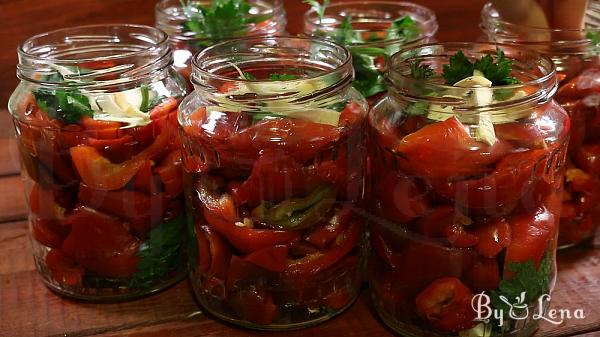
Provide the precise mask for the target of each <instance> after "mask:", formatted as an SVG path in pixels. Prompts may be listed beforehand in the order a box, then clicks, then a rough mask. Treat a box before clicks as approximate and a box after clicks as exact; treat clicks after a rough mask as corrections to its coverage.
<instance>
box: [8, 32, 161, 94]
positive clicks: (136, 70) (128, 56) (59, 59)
mask: <svg viewBox="0 0 600 337" xmlns="http://www.w3.org/2000/svg"><path fill="white" fill-rule="evenodd" d="M17 51H18V56H19V64H18V66H17V76H18V77H19V79H21V80H23V81H27V82H32V83H36V84H43V85H48V86H64V85H68V86H77V87H86V88H93V87H102V86H107V85H116V84H119V85H122V84H126V83H129V82H143V81H144V79H146V78H149V77H151V76H153V75H157V73H159V72H162V71H164V70H165V69H166V68H168V67H169V66H170V65H171V64H172V62H173V61H172V56H171V52H170V49H169V47H168V43H167V35H166V34H165V33H164V32H162V31H160V30H158V29H156V28H153V27H148V26H142V25H128V24H122V25H90V26H79V27H72V28H63V29H59V30H55V31H51V32H48V33H44V34H39V35H36V36H33V37H31V38H29V39H27V40H26V41H25V42H24V43H23V44H21V45H20V46H19V48H18V50H17Z"/></svg>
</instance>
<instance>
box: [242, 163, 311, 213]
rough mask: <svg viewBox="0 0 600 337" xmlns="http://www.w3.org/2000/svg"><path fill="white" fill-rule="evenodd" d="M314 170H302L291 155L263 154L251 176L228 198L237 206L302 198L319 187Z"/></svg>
mask: <svg viewBox="0 0 600 337" xmlns="http://www.w3.org/2000/svg"><path fill="white" fill-rule="evenodd" d="M319 182H320V179H318V178H317V176H316V174H315V170H314V167H313V168H311V167H304V166H302V165H300V164H299V163H298V162H296V161H295V160H294V159H293V158H292V157H291V156H289V155H287V154H285V153H282V152H278V151H263V152H262V153H261V155H260V157H259V158H258V160H257V161H256V162H255V163H254V167H253V168H252V173H251V174H250V176H249V177H248V179H247V180H246V181H245V182H244V183H243V184H241V185H239V186H237V187H236V188H233V189H232V191H231V195H232V196H233V199H234V200H235V202H236V204H237V205H243V204H246V203H248V204H249V205H250V206H256V205H258V204H259V203H260V202H261V201H262V200H266V201H270V202H273V203H278V202H281V201H283V200H286V199H289V198H293V197H297V196H301V195H306V194H307V193H308V192H310V191H312V190H313V189H314V188H315V187H317V185H318V184H319Z"/></svg>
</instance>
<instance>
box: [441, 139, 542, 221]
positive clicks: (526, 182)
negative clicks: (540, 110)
mask: <svg viewBox="0 0 600 337" xmlns="http://www.w3.org/2000/svg"><path fill="white" fill-rule="evenodd" d="M547 155H548V150H545V149H542V150H531V151H525V152H519V153H514V154H510V155H507V156H505V157H504V158H502V160H500V162H499V163H498V165H496V168H495V169H494V171H493V172H491V173H490V174H487V175H486V176H484V177H483V178H480V179H468V180H459V181H445V182H441V183H434V184H433V187H434V189H435V190H436V192H438V193H439V194H440V195H442V196H443V197H445V198H447V199H449V200H454V201H455V202H456V203H457V204H458V205H460V207H462V208H464V209H469V210H471V211H474V212H484V213H485V214H490V215H497V214H504V213H506V212H509V211H510V210H512V209H513V208H514V207H515V206H516V204H517V203H518V201H519V199H521V197H523V195H524V194H525V193H526V192H527V191H528V189H529V188H530V187H531V185H532V184H533V183H534V182H535V177H536V172H535V168H536V164H537V163H539V162H541V161H542V160H543V159H544V158H545V157H546V156H547Z"/></svg>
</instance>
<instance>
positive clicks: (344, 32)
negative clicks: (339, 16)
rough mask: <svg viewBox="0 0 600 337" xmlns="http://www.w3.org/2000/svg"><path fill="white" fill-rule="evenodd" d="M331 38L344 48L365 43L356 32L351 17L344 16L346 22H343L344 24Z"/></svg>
mask: <svg viewBox="0 0 600 337" xmlns="http://www.w3.org/2000/svg"><path fill="white" fill-rule="evenodd" d="M331 37H332V38H333V40H334V41H335V42H337V43H339V44H341V45H344V46H349V45H351V44H354V43H362V42H364V41H363V40H362V38H361V37H360V35H359V34H358V32H356V31H354V27H352V19H351V18H350V17H349V16H344V20H342V23H341V24H340V25H339V26H338V28H337V29H336V30H335V31H334V32H333V33H332V35H331Z"/></svg>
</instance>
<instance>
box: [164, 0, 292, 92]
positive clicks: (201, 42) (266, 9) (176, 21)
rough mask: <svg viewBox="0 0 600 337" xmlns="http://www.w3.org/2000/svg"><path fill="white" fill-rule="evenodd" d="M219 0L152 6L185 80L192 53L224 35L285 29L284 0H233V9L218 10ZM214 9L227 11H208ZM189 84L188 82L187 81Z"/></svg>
mask: <svg viewBox="0 0 600 337" xmlns="http://www.w3.org/2000/svg"><path fill="white" fill-rule="evenodd" d="M218 3H219V2H216V1H214V2H211V1H209V0H204V1H181V0H161V1H160V2H158V3H157V4H156V8H155V19H156V24H155V26H156V27H157V28H159V29H162V30H163V31H165V32H167V34H168V35H169V40H170V43H171V49H172V50H173V56H174V60H175V67H176V68H177V70H178V71H179V73H180V74H181V75H182V76H183V77H185V78H186V79H187V80H188V81H189V78H190V75H191V72H192V64H191V63H192V58H193V55H194V54H195V53H196V52H198V51H200V50H202V49H204V48H206V47H208V46H211V45H213V44H215V43H218V42H220V41H223V40H225V39H231V38H236V37H243V36H260V35H267V36H274V35H282V34H283V33H284V32H285V25H286V23H287V21H286V16H285V9H284V7H283V0H247V1H239V2H232V3H233V4H234V8H233V11H231V12H230V11H229V9H226V10H222V9H221V10H219V8H220V6H223V5H219V4H218ZM215 11H220V12H226V13H229V15H225V14H221V15H211V13H213V12H215ZM189 85H190V88H191V83H189Z"/></svg>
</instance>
